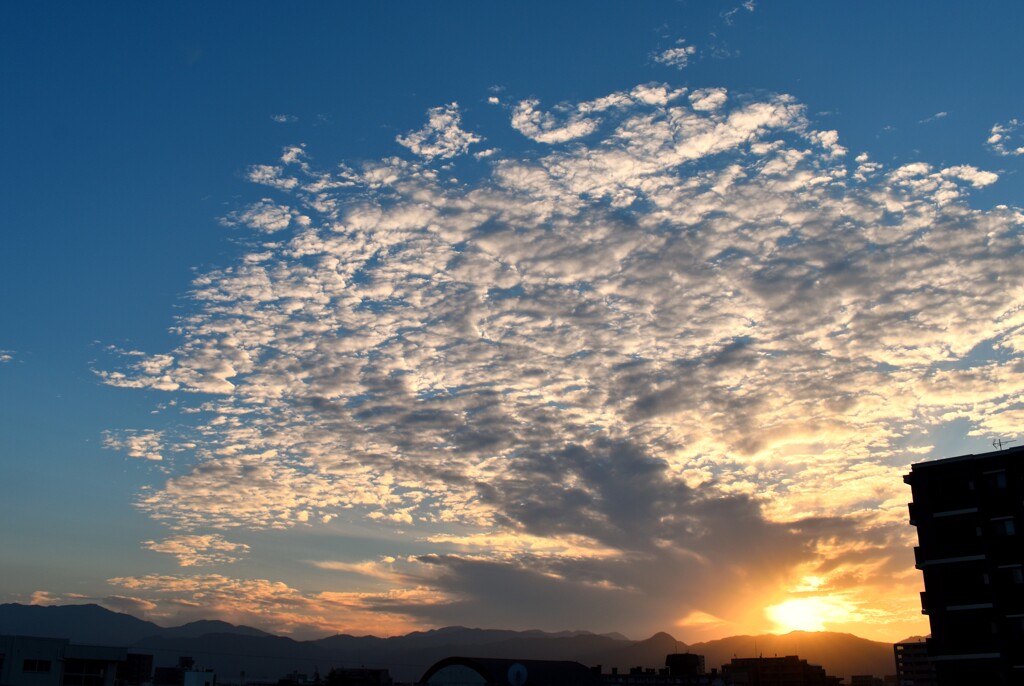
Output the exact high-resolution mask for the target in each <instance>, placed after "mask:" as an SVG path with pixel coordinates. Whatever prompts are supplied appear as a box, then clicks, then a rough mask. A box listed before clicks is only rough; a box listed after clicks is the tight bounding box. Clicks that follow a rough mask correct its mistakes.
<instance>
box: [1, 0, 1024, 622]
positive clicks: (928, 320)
mask: <svg viewBox="0 0 1024 686" xmlns="http://www.w3.org/2000/svg"><path fill="white" fill-rule="evenodd" d="M1022 13H1024V9H1021V7H1020V6H1019V5H1018V4H1017V3H1011V2H999V3H987V4H985V5H984V6H980V7H974V6H968V5H966V4H963V3H934V2H929V3H925V2H903V3H882V2H860V3H771V2H756V3H740V2H701V3H697V2H689V3H687V2H673V3H669V2H658V3H655V2H644V3H620V2H615V3H613V2H586V3H583V2H566V3H560V4H558V5H557V6H555V7H549V6H547V5H545V4H542V3H534V2H520V3H469V2H453V3H443V4H442V3H373V4H371V3H346V4H340V3H338V4H328V3H309V4H303V5H299V6H286V5H284V4H271V3H247V4H245V5H242V4H230V3H222V4H217V5H213V6H208V5H205V4H200V3H184V4H179V5H161V6H140V5H136V4H129V3H123V4H113V3H108V4H101V5H99V6H96V5H92V6H85V5H82V6H72V7H67V6H64V5H62V4H56V3H32V4H28V3H25V4H14V3H8V4H7V5H5V6H4V7H3V8H2V9H0V74H2V79H0V82H2V83H3V84H4V92H5V94H6V97H5V103H6V104H5V107H4V108H3V110H2V114H0V122H2V124H3V126H2V129H0V130H2V134H0V135H2V136H3V149H4V153H5V154H4V155H3V159H2V162H0V164H2V174H3V181H4V182H3V184H2V185H0V203H2V207H3V210H4V222H3V226H4V238H5V242H6V245H7V249H6V250H4V251H3V253H2V258H0V259H2V269H0V279H2V287H0V298H2V301H0V351H2V352H0V360H3V362H0V387H2V388H3V390H4V392H3V393H2V394H0V423H2V424H0V426H2V430H0V436H2V438H0V465H2V468H3V473H4V479H2V486H0V494H2V497H0V516H2V519H3V520H4V521H5V522H8V525H6V526H4V527H3V528H2V529H0V544H2V545H3V547H4V549H5V550H8V551H14V552H15V554H13V555H4V556H2V558H3V559H2V560H0V578H3V579H4V583H3V586H2V587H0V598H2V599H3V600H6V601H18V602H29V601H34V602H101V603H103V604H105V605H107V606H108V607H112V608H117V609H123V610H126V611H131V612H134V613H136V614H139V615H140V616H146V617H149V618H152V619H154V620H156V621H160V622H164V623H173V622H178V621H187V620H188V619H193V618H196V617H200V616H210V617H212V616H217V617H222V618H225V619H229V620H234V621H240V622H245V623H249V624H254V625H259V626H261V627H264V628H268V629H270V630H274V631H280V632H290V633H293V634H294V635H296V636H313V635H322V634H325V633H330V632H332V631H342V630H344V631H353V632H371V633H381V632H383V631H390V632H392V633H394V632H395V631H403V630H408V629H412V628H419V627H426V626H440V625H443V624H452V623H460V624H469V625H478V626H505V627H510V628H544V629H564V628H576V627H585V628H590V629H593V630H601V631H605V630H607V631H612V630H615V631H622V632H625V633H627V634H629V635H633V636H636V637H640V636H642V635H645V634H649V633H652V632H653V631H656V630H668V631H670V632H672V633H674V634H675V635H677V636H679V637H681V638H683V639H684V640H688V639H699V638H708V637H714V636H718V635H725V634H728V633H739V632H741V631H743V632H749V631H755V630H770V629H775V630H785V629H788V628H829V629H840V630H849V631H853V632H855V633H860V634H862V635H868V636H870V637H872V638H884V639H888V640H893V639H899V638H902V637H903V636H904V635H907V634H909V633H912V632H914V631H921V630H923V629H924V624H923V623H922V620H921V617H920V615H919V610H918V609H916V608H917V602H918V601H917V597H916V590H918V587H919V585H920V581H919V574H918V572H916V571H915V570H914V569H913V568H912V556H911V555H910V554H909V546H910V545H912V536H913V531H912V529H910V527H908V526H907V525H906V524H905V509H904V508H905V501H906V500H907V499H908V498H909V493H908V492H905V488H904V487H903V485H902V482H901V480H900V478H899V477H900V475H901V474H902V473H903V472H905V471H906V469H907V465H909V464H910V463H912V462H914V461H917V460H920V459H925V458H928V457H937V456H943V455H950V454H960V453H963V452H982V451H984V450H986V449H988V448H989V447H990V444H991V440H992V439H993V438H995V437H1002V438H1004V439H1008V440H1009V439H1013V438H1015V433H1014V429H1015V426H1016V425H1018V424H1019V416H1020V413H1021V408H1020V407H1019V406H1018V404H1017V402H1016V398H1017V397H1018V394H1019V392H1020V390H1024V385H1022V382H1021V380H1020V374H1019V373H1018V369H1019V366H1020V363H1021V354H1022V351H1024V337H1022V336H1024V333H1022V329H1021V327H1022V324H1024V323H1022V321H1021V320H1020V317H1021V315H1020V314H1019V311H1021V309H1022V308H1021V306H1022V298H1024V290H1022V289H1024V285H1022V281H1021V277H1020V276H1019V275H1020V274H1021V273H1024V270H1022V269H1021V264H1020V261H1021V259H1022V247H1024V246H1022V244H1021V236H1020V211H1019V208H1020V206H1021V205H1022V197H1024V185H1022V180H1021V174H1020V169H1021V159H1022V158H1021V151H1022V146H1024V101H1022V98H1021V95H1020V94H1021V92H1022V91H1021V83H1020V78H1021V77H1020V76H1018V73H1017V72H1018V70H1017V69H1015V65H1017V64H1020V63H1021V62H1022V61H1024V60H1022V58H1024V54H1022V52H1024V47H1021V44H1020V41H1019V40H1017V37H1016V35H1015V32H1016V27H1018V26H1019V25H1020V21H1021V19H1022V16H1021V15H1022ZM822 493H829V494H830V496H831V497H829V498H822V497H821V494H822ZM641 504H642V505H641ZM737 529H743V530H746V531H747V532H749V534H748V535H752V536H756V537H757V540H759V541H761V542H762V544H761V545H760V546H755V545H752V544H751V543H750V541H746V539H745V537H744V536H740V535H738V534H737V533H736V531H737ZM71 560H73V564H70V563H69V562H70V561H71ZM680 578H683V579H688V580H689V584H688V586H689V588H688V590H686V591H682V592H680V591H679V589H678V584H677V583H676V582H677V580H678V579H680ZM499 588H501V589H514V590H513V591H509V590H504V591H503V592H501V593H499V592H498V591H497V589H499ZM677 594H678V597H676V596H677ZM668 595H671V596H673V598H674V602H669V603H666V601H665V598H666V596H668ZM556 600H557V602H555V601H556ZM594 607H603V608H609V607H610V608H618V607H621V608H623V609H625V608H636V611H635V612H634V613H632V614H629V613H624V612H616V613H607V612H604V613H595V612H594V609H593V608H594ZM609 617H614V620H612V619H609ZM567 618H569V619H567ZM567 622H568V624H567ZM570 625H571V626H570Z"/></svg>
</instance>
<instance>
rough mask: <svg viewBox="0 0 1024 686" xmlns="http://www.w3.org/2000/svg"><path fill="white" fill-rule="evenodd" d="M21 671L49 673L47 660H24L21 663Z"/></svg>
mask: <svg viewBox="0 0 1024 686" xmlns="http://www.w3.org/2000/svg"><path fill="white" fill-rule="evenodd" d="M21 671H23V672H35V673H39V674H41V673H45V672H49V671H50V661H49V660H25V661H24V662H23V663H21Z"/></svg>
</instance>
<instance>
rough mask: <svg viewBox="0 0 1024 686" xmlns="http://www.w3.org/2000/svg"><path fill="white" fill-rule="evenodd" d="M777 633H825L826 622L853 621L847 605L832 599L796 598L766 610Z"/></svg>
mask: <svg viewBox="0 0 1024 686" xmlns="http://www.w3.org/2000/svg"><path fill="white" fill-rule="evenodd" d="M765 614H766V615H767V616H768V619H770V620H771V621H772V622H774V623H775V627H774V628H775V630H776V631H783V632H789V631H824V630H825V623H826V622H837V621H838V622H843V621H849V620H850V619H851V616H850V611H849V608H848V607H847V603H845V602H843V601H838V600H835V599H831V598H795V599H793V600H787V601H786V602H784V603H779V604H778V605H772V606H771V607H766V608H765Z"/></svg>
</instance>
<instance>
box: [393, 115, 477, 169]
mask: <svg viewBox="0 0 1024 686" xmlns="http://www.w3.org/2000/svg"><path fill="white" fill-rule="evenodd" d="M461 125H462V115H461V114H460V113H459V104H458V103H455V102H453V103H451V104H449V105H445V106H444V107H434V108H431V109H430V110H429V111H428V112H427V123H426V125H425V126H424V127H423V128H422V129H420V130H419V131H412V132H410V133H408V134H406V135H405V136H398V137H396V138H395V140H396V141H398V143H399V144H401V145H404V146H405V147H407V148H409V149H410V150H412V151H413V152H414V153H415V154H417V155H419V156H421V157H424V158H426V159H428V160H430V159H433V158H435V157H440V158H442V159H448V158H452V157H455V156H456V155H463V154H465V153H466V151H467V150H468V149H469V146H470V145H472V144H473V143H479V142H480V141H481V140H483V139H482V138H481V137H480V136H477V135H476V134H473V133H470V132H468V131H463V130H462V128H461Z"/></svg>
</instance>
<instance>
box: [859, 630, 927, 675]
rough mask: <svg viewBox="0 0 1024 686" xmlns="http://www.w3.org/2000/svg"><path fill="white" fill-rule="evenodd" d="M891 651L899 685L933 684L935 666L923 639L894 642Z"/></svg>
mask: <svg viewBox="0 0 1024 686" xmlns="http://www.w3.org/2000/svg"><path fill="white" fill-rule="evenodd" d="M892 651H893V655H894V657H895V658H896V683H897V684H899V686H935V667H933V666H932V660H931V658H930V657H928V644H927V643H926V642H925V641H903V642H902V643H897V644H895V645H894V646H893V647H892ZM851 686H852V685H851Z"/></svg>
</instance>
